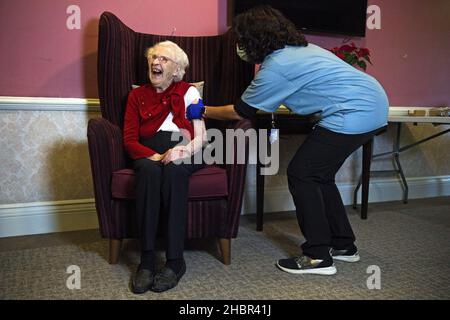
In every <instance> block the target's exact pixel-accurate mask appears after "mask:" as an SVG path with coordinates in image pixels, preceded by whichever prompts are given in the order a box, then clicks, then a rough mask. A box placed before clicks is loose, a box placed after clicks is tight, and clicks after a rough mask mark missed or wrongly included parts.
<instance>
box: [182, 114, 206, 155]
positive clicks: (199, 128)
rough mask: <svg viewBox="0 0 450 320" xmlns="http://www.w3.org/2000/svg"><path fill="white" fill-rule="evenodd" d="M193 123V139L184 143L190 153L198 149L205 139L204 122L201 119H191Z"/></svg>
mask: <svg viewBox="0 0 450 320" xmlns="http://www.w3.org/2000/svg"><path fill="white" fill-rule="evenodd" d="M193 125H194V139H192V140H191V142H189V143H188V144H187V145H186V147H187V148H188V149H189V150H190V151H191V154H194V153H196V152H197V151H199V150H200V149H201V148H202V147H203V145H204V144H205V142H206V141H207V136H206V127H205V122H204V121H203V120H193Z"/></svg>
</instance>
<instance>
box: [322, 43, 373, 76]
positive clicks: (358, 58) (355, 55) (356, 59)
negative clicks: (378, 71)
mask: <svg viewBox="0 0 450 320" xmlns="http://www.w3.org/2000/svg"><path fill="white" fill-rule="evenodd" d="M330 51H331V52H333V53H334V54H335V55H336V56H338V57H339V58H341V59H342V60H344V61H345V62H347V63H348V64H350V65H352V66H355V67H360V68H361V69H363V70H364V71H366V68H367V62H368V63H370V64H372V62H371V61H370V51H369V49H367V48H358V47H357V46H356V45H355V44H354V43H353V42H352V43H350V45H348V44H344V45H342V46H340V47H334V48H333V49H331V50H330Z"/></svg>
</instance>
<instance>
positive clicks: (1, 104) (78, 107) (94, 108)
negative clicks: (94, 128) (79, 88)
mask: <svg viewBox="0 0 450 320" xmlns="http://www.w3.org/2000/svg"><path fill="white" fill-rule="evenodd" d="M0 110H7V111H10V110H13V111H85V112H100V101H99V99H97V98H94V99H86V98H46V97H10V96H0Z"/></svg>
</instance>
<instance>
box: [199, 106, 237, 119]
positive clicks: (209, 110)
mask: <svg viewBox="0 0 450 320" xmlns="http://www.w3.org/2000/svg"><path fill="white" fill-rule="evenodd" d="M205 116H206V118H210V119H216V120H241V119H242V117H241V116H240V115H239V114H237V113H236V111H234V105H232V104H229V105H226V106H220V107H211V106H206V111H205Z"/></svg>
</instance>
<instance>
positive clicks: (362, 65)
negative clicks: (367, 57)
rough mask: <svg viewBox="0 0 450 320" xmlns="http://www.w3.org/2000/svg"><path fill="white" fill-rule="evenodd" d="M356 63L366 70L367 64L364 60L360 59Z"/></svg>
mask: <svg viewBox="0 0 450 320" xmlns="http://www.w3.org/2000/svg"><path fill="white" fill-rule="evenodd" d="M357 64H358V66H360V67H361V69H363V70H364V71H366V68H367V64H366V63H365V62H364V61H362V60H361V61H358V62H357Z"/></svg>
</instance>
